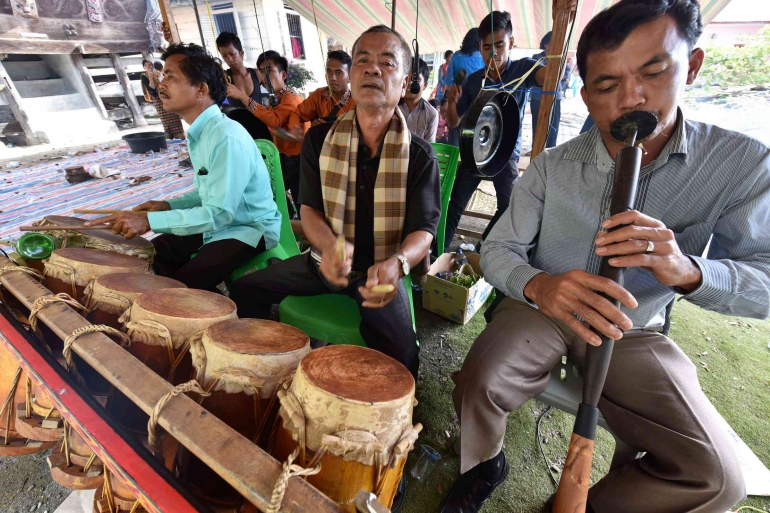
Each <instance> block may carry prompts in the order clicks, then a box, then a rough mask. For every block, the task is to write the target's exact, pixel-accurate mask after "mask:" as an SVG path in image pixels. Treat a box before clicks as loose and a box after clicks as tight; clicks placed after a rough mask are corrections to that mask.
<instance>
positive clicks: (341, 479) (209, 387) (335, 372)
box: [0, 248, 420, 513]
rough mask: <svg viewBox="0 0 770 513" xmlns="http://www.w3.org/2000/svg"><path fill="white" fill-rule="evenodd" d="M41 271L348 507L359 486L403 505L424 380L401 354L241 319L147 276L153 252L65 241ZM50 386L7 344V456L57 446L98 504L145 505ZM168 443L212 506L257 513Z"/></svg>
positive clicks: (82, 366)
mask: <svg viewBox="0 0 770 513" xmlns="http://www.w3.org/2000/svg"><path fill="white" fill-rule="evenodd" d="M44 275H45V285H46V286H47V288H48V289H49V290H51V292H53V293H54V294H59V297H66V296H63V295H62V294H66V295H68V296H71V297H72V298H73V299H75V300H77V301H79V302H80V303H81V304H82V305H83V306H84V307H85V308H84V309H85V313H84V316H86V317H87V319H88V320H89V321H90V322H92V323H93V324H98V325H105V326H109V327H111V328H114V329H117V330H120V331H121V332H122V333H124V334H125V335H127V337H126V336H125V335H124V336H123V337H122V338H121V339H118V338H116V339H115V340H116V343H122V344H123V345H124V347H125V349H126V351H128V352H129V353H131V354H132V355H133V356H135V357H136V358H137V359H138V360H139V361H141V362H142V363H144V364H145V365H146V366H147V367H149V368H150V369H152V370H153V371H154V372H155V373H157V374H158V375H160V376H161V377H163V378H164V379H166V380H167V381H169V382H170V383H171V384H173V385H178V384H180V383H184V382H187V381H189V380H190V379H191V378H192V379H195V380H196V381H197V383H198V384H199V385H200V387H201V388H202V390H203V391H205V392H206V393H207V394H208V395H206V397H204V398H202V399H200V400H199V402H200V403H201V405H202V407H204V408H205V409H207V410H208V411H209V412H211V413H212V414H213V415H215V416H217V417H218V418H219V419H220V420H222V421H223V422H225V423H226V424H228V425H229V426H230V427H231V428H233V429H234V430H235V431H237V432H238V433H240V434H241V435H243V436H244V437H246V438H247V439H249V440H251V441H252V442H253V443H255V444H257V445H259V446H260V447H262V448H263V449H264V450H266V451H268V452H269V453H270V454H272V455H273V456H274V457H275V458H276V459H277V460H278V461H279V462H285V461H287V460H290V461H291V462H293V463H294V464H295V465H300V466H302V467H304V468H306V469H308V471H307V472H306V473H305V474H312V475H307V477H306V479H307V481H308V482H310V483H311V484H313V485H314V486H316V487H317V488H318V489H319V490H321V491H322V492H324V493H325V494H326V495H327V496H328V497H330V498H331V499H332V500H334V501H336V502H337V503H338V504H339V505H340V506H341V507H342V508H343V510H346V511H355V507H354V505H353V499H354V497H355V495H356V494H357V493H358V491H359V490H361V489H364V490H368V491H371V492H372V493H375V494H376V495H377V496H378V499H379V500H380V502H382V503H383V504H385V505H386V506H388V507H390V505H391V504H392V502H393V499H394V496H395V495H396V492H397V488H398V485H399V482H400V480H401V477H402V474H403V468H404V465H405V463H406V456H407V454H408V452H409V451H410V450H411V449H412V448H413V446H414V442H415V440H416V438H417V434H418V432H419V429H420V426H419V424H418V425H417V426H413V425H412V410H413V408H414V405H415V404H416V401H415V383H414V379H413V378H412V376H411V374H410V373H409V372H408V371H407V369H406V368H404V367H403V366H402V365H401V364H400V363H398V362H396V361H395V360H393V359H391V358H390V357H388V356H385V355H383V354H382V353H379V352H376V351H373V350H370V349H367V348H363V347H357V346H327V347H324V348H321V349H317V350H314V351H311V350H310V340H309V338H308V337H307V335H305V334H304V333H303V332H302V331H300V330H298V329H296V328H293V327H291V326H287V325H284V324H281V323H277V322H272V321H265V320H256V319H238V318H237V312H236V306H235V304H234V303H233V302H232V301H231V300H230V299H228V298H227V297H225V296H222V295H220V294H216V293H212V292H207V291H202V290H194V289H188V288H186V287H185V286H184V285H183V284H182V283H179V282H177V281H175V280H171V279H169V278H164V277H160V276H155V275H153V274H150V270H149V264H148V260H146V259H140V258H137V257H135V256H131V255H125V254H119V253H116V252H111V251H102V250H95V249H87V248H64V249H57V250H55V251H54V252H53V254H52V256H51V258H50V260H49V261H48V262H46V263H45V267H44ZM43 307H44V306H43ZM30 316H31V317H33V318H34V317H35V313H34V312H32V313H31V315H30ZM32 324H33V325H34V324H36V323H34V322H33V323H32ZM36 331H37V334H38V336H39V337H40V338H41V339H42V340H43V341H44V342H45V343H46V344H47V345H48V347H49V348H50V349H51V351H52V353H53V354H54V355H57V356H58V355H62V351H63V349H65V348H64V346H63V344H62V341H61V340H60V339H58V337H56V336H54V335H53V333H51V332H50V331H48V330H47V328H45V327H44V326H42V325H41V326H40V327H39V328H38V329H37V330H36ZM118 335H120V333H118ZM64 356H65V355H62V356H61V357H60V358H61V359H63V360H66V358H65V357H64ZM70 359H71V362H72V364H71V365H70V367H69V368H70V370H73V371H74V372H75V373H76V374H77V375H78V376H79V379H82V382H83V383H84V384H85V385H86V386H87V387H88V389H89V391H90V392H91V393H92V394H93V395H94V396H95V397H96V398H97V399H99V400H100V402H101V403H102V404H104V405H105V407H106V409H107V411H108V412H109V413H110V414H111V415H112V416H113V417H114V419H115V420H116V421H117V422H119V423H120V424H122V425H123V426H124V427H125V428H126V429H127V430H128V431H129V432H131V433H132V434H134V435H136V436H137V437H139V438H140V439H142V440H145V441H146V439H147V436H148V432H147V421H148V416H147V415H146V414H145V413H144V412H143V411H142V410H140V409H139V408H138V407H137V406H136V405H135V404H134V403H133V402H131V401H130V400H129V399H128V398H127V397H125V396H124V395H123V394H122V393H121V392H119V391H118V390H116V389H115V388H114V387H112V386H111V385H110V384H109V383H108V382H107V381H106V380H105V379H104V378H103V377H102V376H101V375H100V374H98V373H97V372H96V371H94V370H93V369H91V368H90V367H89V366H88V365H87V364H86V363H85V362H84V361H82V360H81V359H80V358H79V357H78V356H77V355H73V356H70ZM48 394H49V392H48V390H47V389H46V388H45V387H42V386H38V385H36V384H35V383H32V382H31V381H30V380H29V379H27V377H26V376H25V375H24V372H23V371H22V370H21V369H20V368H19V367H18V365H17V364H16V363H15V362H14V361H13V359H12V358H11V356H10V354H7V352H6V351H4V350H3V351H2V352H1V353H0V400H3V401H4V402H5V403H6V404H5V407H4V409H3V411H2V413H0V455H11V454H14V455H20V454H28V453H32V452H36V451H41V450H45V449H48V448H50V447H51V446H53V445H54V444H56V446H55V447H54V451H53V454H52V455H51V456H50V458H49V464H50V466H51V472H52V475H53V478H54V479H55V480H56V481H57V482H59V483H60V484H62V485H63V486H66V487H69V488H73V489H91V488H98V489H97V492H96V498H95V504H94V511H95V512H98V513H104V512H107V511H110V512H111V513H118V512H121V513H129V512H130V513H134V512H137V511H143V508H142V506H141V503H140V502H139V501H138V498H137V494H136V493H135V491H132V489H131V487H130V486H129V485H128V483H124V482H122V481H121V480H120V479H119V477H118V476H117V475H116V474H113V473H111V472H110V471H109V469H105V466H104V463H103V462H102V461H101V460H100V459H99V458H98V456H96V455H95V454H94V452H93V451H92V450H91V449H90V447H89V442H91V440H92V439H91V438H90V435H89V434H88V433H80V432H79V431H78V429H75V427H74V426H72V425H68V424H66V423H65V422H63V420H62V419H61V417H60V415H59V414H58V412H57V411H56V408H55V405H54V403H53V401H51V398H50V397H49V395H48ZM12 410H13V411H12ZM154 434H155V433H153V435H154ZM2 437H4V439H5V445H4V446H3V445H2V441H3V438H2ZM91 444H92V445H93V442H91ZM160 447H161V449H160V451H159V455H160V456H162V457H163V460H164V462H165V464H166V466H167V467H168V468H169V469H170V470H172V471H173V472H174V473H175V475H176V476H177V477H178V478H179V480H180V481H181V482H182V483H183V484H185V485H186V486H187V487H188V488H189V489H190V491H191V492H192V493H193V494H194V495H196V496H197V497H198V498H199V499H200V500H201V501H203V502H204V503H206V504H207V505H208V506H210V507H211V508H212V509H213V510H215V511H218V512H240V511H249V510H251V511H256V510H254V509H253V506H252V505H251V504H249V503H248V502H246V501H244V499H243V498H242V497H241V496H240V495H239V494H238V493H237V492H236V491H235V490H234V489H233V488H232V487H230V486H229V485H228V484H227V483H226V482H225V481H224V480H223V479H222V478H220V477H219V476H218V475H217V474H216V473H215V472H214V471H213V470H211V469H210V468H208V467H207V466H206V465H205V464H203V463H202V462H201V461H200V460H199V459H198V458H197V457H195V456H194V455H193V454H192V453H191V452H189V451H188V450H187V449H186V448H185V447H183V446H181V445H180V444H178V443H177V442H176V441H175V440H174V439H173V438H172V437H171V436H170V435H168V434H166V435H165V436H163V437H162V439H161V443H160ZM150 448H151V449H156V448H155V447H150ZM156 454H157V453H156ZM279 485H280V483H278V484H277V486H279Z"/></svg>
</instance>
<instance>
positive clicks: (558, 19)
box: [532, 0, 577, 159]
mask: <svg viewBox="0 0 770 513" xmlns="http://www.w3.org/2000/svg"><path fill="white" fill-rule="evenodd" d="M568 2H569V0H556V2H555V3H556V5H555V6H554V10H555V12H554V20H553V32H552V33H551V46H550V47H549V50H548V53H549V54H550V55H557V54H558V55H561V57H560V58H559V59H558V60H556V59H548V61H547V62H546V65H545V83H544V84H543V91H546V92H549V94H543V95H541V96H540V111H539V112H538V114H537V127H536V130H535V137H534V140H533V141H532V158H533V159H534V158H535V157H537V156H538V155H539V154H540V152H542V151H543V149H544V148H545V142H546V140H547V139H548V133H549V131H550V130H551V108H552V107H553V102H554V100H555V99H556V94H553V93H550V91H556V88H557V87H558V84H559V81H560V80H561V76H559V75H560V74H559V71H560V70H561V64H562V58H565V54H564V45H565V44H566V43H567V42H566V38H567V29H568V28H569V22H570V14H571V13H570V11H569V10H568V9H567V5H568ZM575 16H577V13H575Z"/></svg>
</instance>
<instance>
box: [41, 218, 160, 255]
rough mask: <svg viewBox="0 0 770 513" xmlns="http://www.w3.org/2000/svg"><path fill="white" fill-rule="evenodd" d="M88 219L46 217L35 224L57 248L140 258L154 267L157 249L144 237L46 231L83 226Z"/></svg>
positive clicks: (95, 232) (93, 231)
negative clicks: (47, 226) (87, 250)
mask: <svg viewBox="0 0 770 513" xmlns="http://www.w3.org/2000/svg"><path fill="white" fill-rule="evenodd" d="M85 222H86V219H80V218H79V217H67V216H46V217H44V218H43V219H42V220H41V221H38V222H37V223H35V224H36V225H37V226H40V231H41V232H42V233H45V234H46V235H49V236H51V237H52V238H53V240H54V242H55V243H56V247H57V248H88V249H100V250H102V251H113V252H115V253H120V254H122V255H128V256H134V257H137V258H140V259H142V260H144V261H145V262H147V263H148V265H152V260H153V258H155V247H154V246H153V245H152V242H150V241H148V240H147V239H145V238H143V237H134V238H133V239H130V240H127V239H125V238H124V237H123V236H122V235H121V234H119V233H112V231H111V230H110V229H109V228H104V229H103V230H93V229H91V230H83V231H77V230H51V231H46V230H45V226H46V225H58V226H81V225H83V224H84V223H85Z"/></svg>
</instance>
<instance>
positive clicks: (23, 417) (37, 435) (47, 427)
mask: <svg viewBox="0 0 770 513" xmlns="http://www.w3.org/2000/svg"><path fill="white" fill-rule="evenodd" d="M27 381H28V384H27V385H25V386H26V394H25V401H24V402H21V403H17V404H16V431H18V432H19V434H20V435H22V436H26V437H27V438H29V439H32V440H42V441H45V442H57V441H59V440H60V439H61V438H62V436H63V434H64V429H63V424H62V418H61V414H60V413H59V411H58V410H57V409H56V407H55V406H54V404H53V401H52V400H51V398H50V397H49V395H48V394H49V391H48V390H47V389H45V388H44V387H42V386H41V385H39V384H38V383H35V382H32V383H31V384H29V380H27Z"/></svg>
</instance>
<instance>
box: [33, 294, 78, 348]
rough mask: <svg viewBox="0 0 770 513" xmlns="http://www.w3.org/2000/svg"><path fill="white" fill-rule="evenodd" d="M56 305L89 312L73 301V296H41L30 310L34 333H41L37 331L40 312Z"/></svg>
mask: <svg viewBox="0 0 770 513" xmlns="http://www.w3.org/2000/svg"><path fill="white" fill-rule="evenodd" d="M54 303H64V304H65V305H69V306H71V307H72V308H75V309H80V310H83V311H85V312H88V309H87V308H86V307H85V306H83V305H81V304H80V303H78V302H77V301H76V300H74V299H72V296H70V295H69V294H65V293H64V292H62V293H59V294H56V295H55V296H53V295H51V296H40V297H39V298H37V299H36V300H35V302H34V303H32V308H30V310H29V326H30V327H31V328H32V331H33V333H35V334H37V333H39V332H38V329H37V316H38V314H39V313H40V311H41V310H42V309H43V308H45V307H46V306H48V305H52V304H54ZM40 338H41V339H42V336H40Z"/></svg>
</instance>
